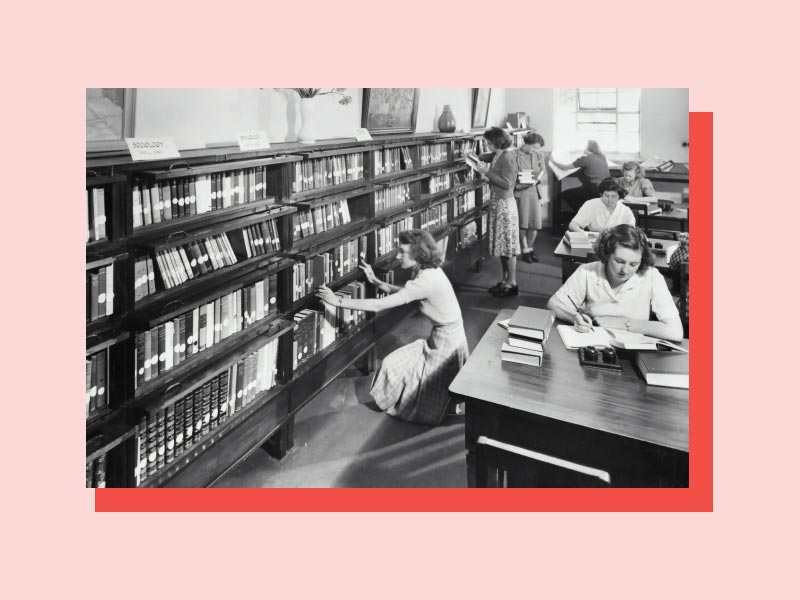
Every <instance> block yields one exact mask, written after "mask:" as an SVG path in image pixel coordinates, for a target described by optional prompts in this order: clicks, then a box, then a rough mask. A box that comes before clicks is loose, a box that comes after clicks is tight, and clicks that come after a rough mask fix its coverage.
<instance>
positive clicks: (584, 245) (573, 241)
mask: <svg viewBox="0 0 800 600" xmlns="http://www.w3.org/2000/svg"><path fill="white" fill-rule="evenodd" d="M596 240H597V232H596V231H567V232H566V233H565V234H564V242H565V243H566V244H567V245H568V246H569V247H570V248H572V249H573V250H591V249H592V248H593V247H594V243H595V241H596Z"/></svg>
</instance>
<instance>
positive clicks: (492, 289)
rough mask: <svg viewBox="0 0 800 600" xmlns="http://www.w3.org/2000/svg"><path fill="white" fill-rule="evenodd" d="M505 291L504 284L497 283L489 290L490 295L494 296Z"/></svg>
mask: <svg viewBox="0 0 800 600" xmlns="http://www.w3.org/2000/svg"><path fill="white" fill-rule="evenodd" d="M501 289H503V282H502V281H501V282H499V283H495V284H494V285H493V286H492V287H490V288H489V290H488V291H489V293H491V294H494V293H495V292H499V291H500V290H501Z"/></svg>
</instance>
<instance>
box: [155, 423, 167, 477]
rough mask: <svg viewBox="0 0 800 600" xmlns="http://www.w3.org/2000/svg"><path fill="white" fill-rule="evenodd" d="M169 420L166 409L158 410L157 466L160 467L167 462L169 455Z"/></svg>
mask: <svg viewBox="0 0 800 600" xmlns="http://www.w3.org/2000/svg"><path fill="white" fill-rule="evenodd" d="M166 433H167V420H166V418H165V416H164V411H163V410H159V411H157V412H156V450H157V455H156V468H157V469H160V468H161V467H163V466H164V465H165V464H166V457H167V438H166Z"/></svg>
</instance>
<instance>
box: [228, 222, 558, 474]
mask: <svg viewBox="0 0 800 600" xmlns="http://www.w3.org/2000/svg"><path fill="white" fill-rule="evenodd" d="M558 239H559V238H557V237H555V236H553V235H552V234H551V233H550V232H549V231H547V230H545V231H542V232H540V234H539V237H538V238H537V240H536V244H535V248H536V253H537V255H538V256H539V260H540V262H538V263H533V264H531V263H527V262H524V261H522V260H518V261H517V281H518V284H519V292H520V293H519V296H510V297H508V298H494V297H493V296H491V294H489V293H488V292H487V291H486V289H487V288H488V287H490V286H492V285H494V284H495V283H496V282H497V281H498V280H499V279H500V277H499V274H500V260H499V259H497V258H490V259H487V260H484V261H483V262H482V265H481V270H480V272H479V273H474V272H471V271H469V272H467V273H465V274H463V275H462V277H461V278H462V281H461V283H460V284H459V285H457V286H455V290H456V293H457V295H458V299H459V302H460V303H461V311H462V313H463V316H464V327H465V329H466V333H467V341H468V343H469V347H470V349H472V348H474V347H475V345H476V344H477V343H478V341H479V340H480V339H481V337H482V336H483V334H484V332H485V331H486V328H487V327H488V326H489V325H490V324H491V323H492V321H493V320H494V317H495V315H496V314H497V312H498V311H499V310H500V309H501V308H515V307H517V306H519V305H520V304H524V305H526V306H535V307H544V306H545V304H546V303H547V300H548V298H549V297H550V296H551V295H552V294H553V293H554V292H555V291H556V290H557V289H558V287H559V286H560V285H561V261H560V259H558V258H557V257H555V256H553V250H554V249H555V247H556V246H557V245H558ZM429 332H430V321H428V320H427V319H426V318H425V317H422V316H421V315H419V313H416V314H414V315H412V316H410V317H408V318H406V319H405V320H404V321H402V322H401V323H400V324H399V325H398V326H397V327H395V328H394V329H393V330H392V331H391V332H390V333H389V334H387V335H385V336H384V337H383V338H382V339H381V340H379V342H378V345H377V356H378V359H379V360H380V358H381V357H382V356H385V355H386V354H388V353H389V352H391V351H392V350H394V349H396V348H398V347H400V346H402V345H403V344H406V343H408V342H410V341H412V340H414V339H417V338H420V337H427V335H428V333H429ZM371 380H372V375H362V374H361V372H360V371H359V370H358V369H356V368H350V369H348V370H347V371H345V372H344V373H343V374H342V375H340V376H339V378H338V379H336V380H334V381H333V382H332V383H331V384H330V385H329V386H328V387H327V388H326V389H325V390H323V391H322V392H321V393H320V394H318V395H317V397H316V398H314V399H313V400H312V401H311V402H309V403H308V404H307V405H306V406H305V407H304V408H302V409H301V410H300V411H299V412H298V413H297V415H296V417H295V431H294V447H293V448H292V449H291V450H290V451H289V453H288V454H287V455H286V456H285V457H284V458H283V460H280V461H279V460H276V459H274V458H272V457H270V456H269V455H268V454H267V453H266V451H264V450H263V449H261V448H259V449H258V450H256V451H255V452H254V453H253V454H251V455H250V456H249V457H248V458H247V459H246V460H244V461H242V462H241V463H240V464H239V465H237V466H236V467H235V468H234V469H232V470H231V471H229V472H228V473H227V474H226V475H225V476H223V477H222V478H220V479H219V480H218V481H217V482H216V484H215V486H214V487H253V488H259V487H287V488H293V487H421V488H424V487H466V484H467V479H466V462H465V449H464V417H458V416H449V417H447V418H446V419H445V421H444V423H443V424H442V425H440V426H438V427H430V426H423V425H414V424H411V423H405V422H402V421H398V420H396V419H393V418H392V417H389V416H387V415H385V414H384V413H382V412H379V411H378V409H377V407H375V405H374V402H372V398H371V397H370V395H369V387H370V382H371Z"/></svg>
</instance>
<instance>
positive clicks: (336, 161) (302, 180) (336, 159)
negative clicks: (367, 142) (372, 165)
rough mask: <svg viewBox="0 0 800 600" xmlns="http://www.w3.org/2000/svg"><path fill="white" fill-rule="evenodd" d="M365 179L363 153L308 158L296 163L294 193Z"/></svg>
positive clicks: (293, 183)
mask: <svg viewBox="0 0 800 600" xmlns="http://www.w3.org/2000/svg"><path fill="white" fill-rule="evenodd" d="M363 179H364V155H363V154H362V153H361V152H357V153H351V154H344V155H340V156H326V157H323V158H308V159H306V160H304V161H302V162H296V163H294V181H293V182H292V191H293V192H295V193H297V192H304V191H307V190H314V189H319V188H324V187H328V186H332V185H341V184H343V183H347V182H349V181H360V180H363Z"/></svg>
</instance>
